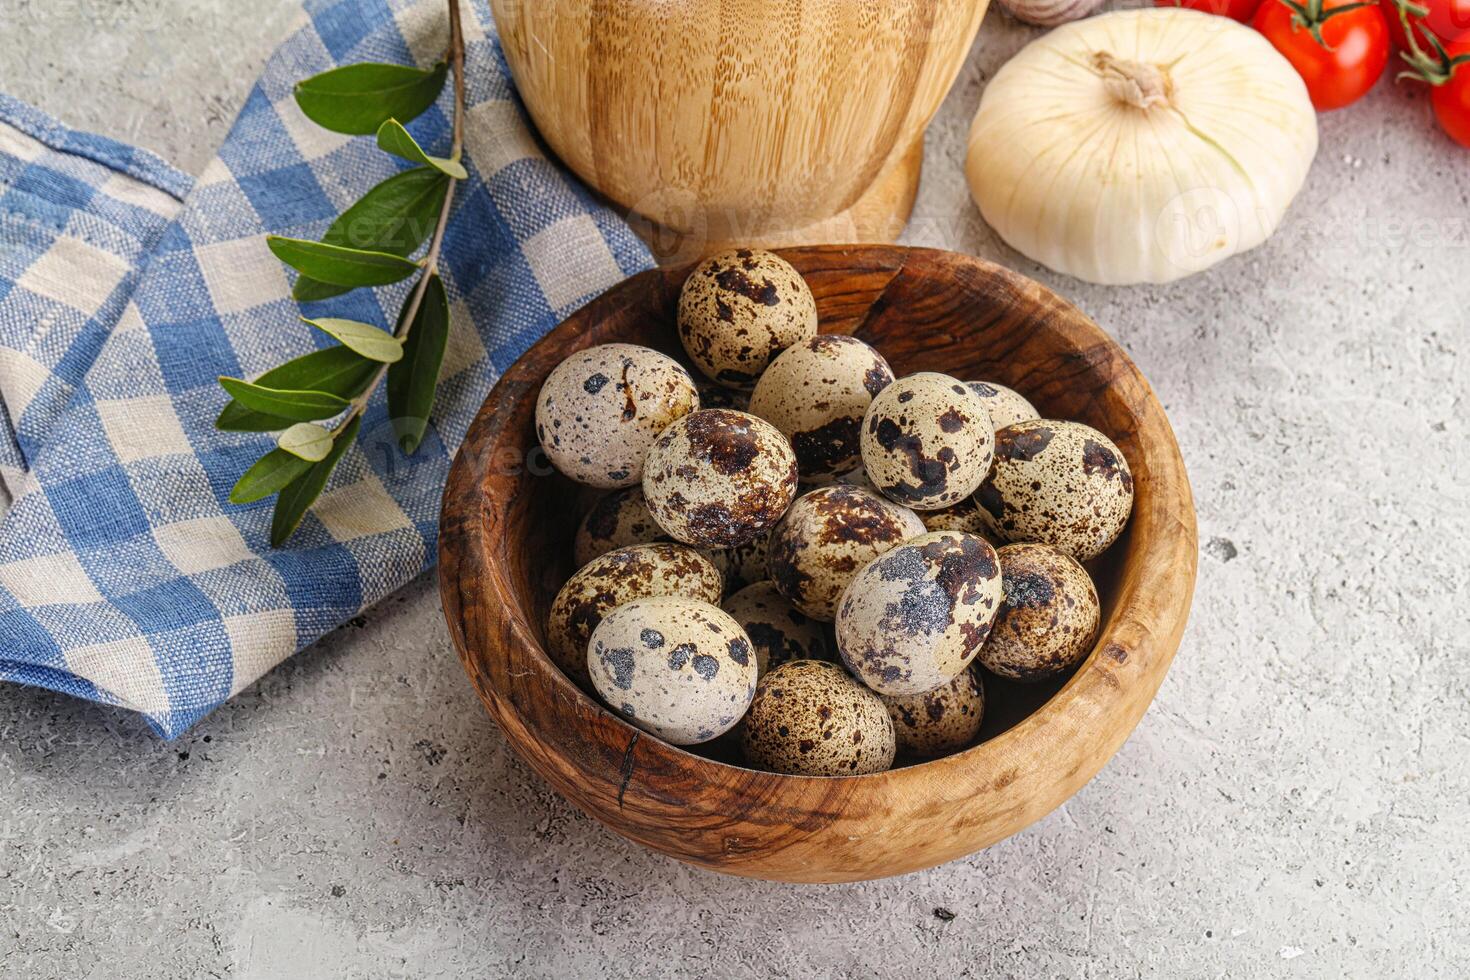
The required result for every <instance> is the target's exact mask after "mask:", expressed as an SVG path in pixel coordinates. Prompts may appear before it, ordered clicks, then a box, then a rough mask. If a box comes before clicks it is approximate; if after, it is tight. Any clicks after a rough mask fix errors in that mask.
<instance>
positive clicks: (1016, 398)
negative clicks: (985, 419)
mask: <svg viewBox="0 0 1470 980" xmlns="http://www.w3.org/2000/svg"><path fill="white" fill-rule="evenodd" d="M965 384H966V386H968V387H969V389H970V390H971V391H973V392H974V393H975V394H977V395H979V396H980V400H981V401H982V402H984V403H985V410H986V411H987V412H989V413H990V421H991V424H993V425H994V426H995V428H997V429H1004V428H1005V427H1006V426H1008V425H1015V424H1016V423H1017V422H1027V421H1030V420H1031V419H1039V418H1041V413H1040V412H1038V411H1037V410H1036V407H1035V406H1034V405H1032V404H1031V403H1030V402H1029V401H1027V400H1026V397H1025V396H1024V395H1022V394H1021V393H1020V392H1018V391H1016V390H1015V389H1013V388H1007V387H1006V386H1005V385H1003V384H996V383H995V382H994V381H966V382H965Z"/></svg>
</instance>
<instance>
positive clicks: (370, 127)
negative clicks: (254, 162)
mask: <svg viewBox="0 0 1470 980" xmlns="http://www.w3.org/2000/svg"><path fill="white" fill-rule="evenodd" d="M450 73H452V74H453V78H454V130H453V137H452V142H451V145H450V148H449V155H448V156H447V157H439V156H433V155H431V154H429V153H428V152H426V151H425V150H424V149H423V147H421V146H420V145H419V144H418V142H417V141H416V140H415V139H414V138H413V136H411V135H410V134H409V132H408V130H407V129H405V128H404V127H403V123H405V122H409V121H411V120H413V119H414V118H416V117H417V116H419V115H420V114H421V113H423V112H424V111H425V110H426V109H428V108H429V107H430V106H431V105H433V104H434V102H435V100H436V99H437V98H438V97H439V93H440V92H441V91H442V90H443V88H444V82H445V80H446V77H447V76H448V75H449V74H450ZM294 94H295V97H296V104H297V105H299V106H300V107H301V111H302V112H303V113H305V115H306V116H307V118H309V119H311V120H312V122H315V123H316V124H317V125H319V126H322V127H324V128H326V129H330V130H332V131H333V132H337V133H344V134H348V135H353V136H365V135H375V136H376V139H377V143H378V147H379V148H380V149H382V150H384V151H386V152H388V153H391V154H393V155H394V156H397V157H401V158H403V159H405V160H408V161H410V162H411V163H413V164H414V166H413V167H410V168H408V169H406V170H402V171H400V172H398V173H396V174H394V175H393V176H391V177H389V178H388V179H387V180H384V181H382V182H381V183H379V184H378V185H376V186H375V187H373V188H372V189H371V190H369V191H368V192H367V193H366V194H364V195H363V196H362V198H361V199H360V200H358V201H357V203H355V204H353V205H352V206H351V207H349V208H348V209H347V210H346V211H344V212H343V213H342V214H341V215H340V216H338V218H337V220H336V221H334V222H332V225H331V227H329V228H328V229H327V231H326V233H325V234H324V235H323V236H322V238H321V241H308V240H305V239H299V238H283V237H281V236H279V235H268V236H267V237H266V244H267V245H268V246H269V247H270V250H271V252H273V253H274V254H275V256H276V258H278V259H280V260H281V261H282V262H284V263H285V264H286V265H288V266H290V267H291V268H293V269H295V270H296V271H297V272H298V273H300V275H299V277H298V278H297V280H296V284H295V286H294V287H292V290H291V296H292V298H293V299H295V300H297V301H298V302H307V301H315V300H324V299H330V298H332V297H334V296H340V295H341V294H343V293H347V292H350V291H351V290H353V289H357V288H359V287H362V286H386V285H389V284H391V283H396V282H401V281H402V280H404V279H407V278H408V277H410V276H412V275H415V274H418V280H417V281H416V282H415V284H414V286H413V288H412V289H411V290H410V291H409V293H408V295H407V297H406V298H405V299H404V302H403V307H402V309H401V311H400V312H399V314H398V320H397V322H396V324H395V325H394V328H393V331H392V332H391V333H390V332H389V331H387V330H384V329H383V328H381V327H378V326H375V325H373V324H370V323H361V322H359V321H356V320H345V319H339V318H336V317H318V318H316V319H308V318H306V317H302V318H301V319H302V321H303V322H304V323H306V324H308V325H310V326H311V327H314V328H316V329H317V330H320V331H322V332H323V333H325V334H327V335H328V336H330V337H332V338H333V339H334V340H336V341H337V344H335V345H333V346H331V347H325V348H322V349H320V350H316V351H313V352H312V353H310V354H306V355H304V356H302V357H298V358H295V359H294V360H290V361H287V362H286V363H284V364H281V365H278V366H277V367H274V368H271V369H270V370H269V371H266V372H265V373H264V374H262V375H261V376H260V377H258V378H256V379H255V380H254V381H244V380H242V379H240V378H229V377H222V378H220V379H219V383H220V385H221V386H222V387H223V388H224V389H225V392H226V393H227V394H229V396H230V401H229V403H228V404H226V405H225V407H224V410H223V411H221V412H220V414H219V417H218V418H217V419H215V423H214V424H215V427H216V428H219V429H223V430H225V431H229V432H279V435H278V436H277V438H276V448H274V449H272V450H271V451H270V452H267V453H266V454H265V455H264V456H262V457H260V459H258V460H256V461H255V463H254V464H253V465H251V467H250V468H249V469H247V470H246V471H245V473H244V475H242V476H241V477H240V479H239V481H238V482H237V483H236V484H235V486H234V488H233V489H232V490H231V491H230V502H231V503H235V504H248V503H251V502H253V501H256V500H261V499H263V498H265V497H268V496H270V495H271V494H278V496H277V497H276V507H275V512H274V513H273V515H272V517H271V535H270V541H271V546H272V547H276V546H279V545H280V544H282V543H283V542H284V541H285V540H286V539H287V538H289V537H290V536H291V533H292V532H293V531H295V530H296V528H297V526H298V525H299V524H300V523H301V519H302V518H303V517H304V516H305V514H306V511H307V508H309V507H310V506H311V504H312V502H313V501H315V500H316V498H317V497H318V496H319V495H320V494H321V492H322V488H323V487H325V486H326V483H327V478H328V477H330V476H331V475H332V470H333V469H334V468H335V467H336V465H337V463H338V461H339V460H340V459H341V458H342V456H343V454H345V453H346V452H347V449H348V447H350V446H351V445H352V441H353V439H354V438H356V436H357V432H358V429H359V427H360V426H361V423H362V413H363V410H364V409H365V408H366V406H367V403H368V400H369V399H370V398H371V397H372V395H373V392H374V391H376V390H377V387H378V384H379V383H380V382H381V381H382V380H383V378H384V376H385V375H386V377H387V382H388V410H389V416H390V417H391V418H392V422H393V433H394V436H395V438H396V439H397V441H398V445H399V448H400V449H402V450H403V452H405V453H408V454H412V453H413V452H414V451H415V450H416V449H418V446H419V443H420V442H421V441H422V440H423V437H424V433H425V432H426V431H427V429H428V424H429V412H430V410H431V409H432V408H433V405H434V389H435V386H436V385H437V384H438V380H439V368H440V365H441V364H442V363H443V360H444V348H445V345H446V343H447V341H448V338H449V301H448V298H447V297H446V295H445V293H444V283H443V281H442V280H441V279H440V278H439V274H438V272H437V271H436V270H437V267H438V263H439V251H440V248H441V247H442V245H443V242H444V230H445V228H446V226H447V225H448V223H449V211H450V207H451V205H452V203H453V200H454V185H455V182H456V181H460V180H464V179H466V178H467V177H468V174H467V173H466V171H465V168H464V165H463V164H462V163H460V157H461V155H462V153H463V149H464V104H465V92H464V35H463V31H462V28H461V24H460V11H459V3H458V0H449V48H448V51H447V52H446V53H445V56H444V59H443V60H441V61H439V62H438V63H437V64H435V65H434V66H433V67H432V68H428V69H421V68H412V67H408V66H405V65H392V64H378V63H364V64H353V65H344V66H342V67H340V68H334V69H332V70H330V71H326V72H323V73H321V74H320V75H314V76H312V77H311V78H308V79H305V80H304V81H301V82H298V83H297V85H296V88H295V93H294ZM425 239H427V240H428V242H429V245H428V248H427V249H426V250H425V252H424V254H423V257H422V258H419V259H414V258H412V256H413V254H414V253H415V252H416V251H418V249H419V247H420V246H421V245H423V243H424V241H425Z"/></svg>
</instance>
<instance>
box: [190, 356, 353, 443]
mask: <svg viewBox="0 0 1470 980" xmlns="http://www.w3.org/2000/svg"><path fill="white" fill-rule="evenodd" d="M377 374H378V362H376V361H370V360H368V359H367V358H365V357H363V356H362V355H361V354H358V353H357V352H356V351H353V350H350V349H349V348H347V347H326V348H323V349H322V350H314V351H312V352H311V353H310V354H303V355H302V356H301V357H297V358H293V359H291V360H289V361H287V362H286V363H285V364H280V365H277V366H276V367H273V368H271V369H270V370H269V371H267V372H265V373H264V374H262V375H261V376H260V377H258V378H256V379H255V383H256V384H257V385H260V386H261V387H263V388H275V389H278V390H280V389H285V390H287V391H325V392H327V393H328V394H331V395H336V396H337V397H339V398H344V399H346V398H356V397H357V396H358V395H360V394H362V393H363V391H364V390H365V389H366V388H367V386H368V385H369V384H370V383H371V382H372V380H373V378H375V377H377ZM291 424H292V420H291V419H288V418H282V417H281V416H279V415H270V414H267V413H265V412H256V411H253V410H251V409H248V408H246V407H245V406H244V405H242V404H240V403H239V402H237V401H235V400H234V399H233V398H232V399H230V401H229V403H228V404H227V405H225V407H224V409H223V410H222V411H221V412H220V413H219V418H217V419H215V420H214V427H215V428H217V429H222V430H224V431H226V432H276V431H278V430H280V429H285V428H288V427H290V425H291Z"/></svg>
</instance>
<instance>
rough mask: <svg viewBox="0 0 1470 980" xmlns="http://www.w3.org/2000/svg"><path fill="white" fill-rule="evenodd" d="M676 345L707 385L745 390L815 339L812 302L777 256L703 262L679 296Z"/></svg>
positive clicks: (742, 255)
mask: <svg viewBox="0 0 1470 980" xmlns="http://www.w3.org/2000/svg"><path fill="white" fill-rule="evenodd" d="M678 320H679V339H680V340H682V341H683V342H684V349H685V350H686V351H688V352H689V357H690V359H691V360H692V361H694V364H695V366H696V367H698V368H699V369H700V370H701V371H703V372H704V373H705V374H706V375H708V376H709V377H710V378H711V379H712V380H714V381H718V382H719V383H720V384H722V385H728V386H729V387H731V388H741V389H744V390H746V391H749V390H750V389H751V388H753V387H755V382H756V379H757V378H759V377H760V375H761V372H762V371H764V370H765V369H766V365H767V364H769V363H771V360H772V359H773V358H774V357H775V356H776V355H777V354H779V353H781V351H783V350H785V349H786V348H787V347H790V346H791V345H792V344H795V343H798V342H799V341H802V340H805V339H807V338H808V337H814V336H816V333H817V304H816V300H814V299H813V298H812V291H811V290H810V289H809V288H807V284H806V281H805V280H804V279H802V278H801V274H800V273H798V272H797V271H796V270H795V269H794V268H792V267H791V263H789V262H787V261H786V260H785V259H783V258H781V257H780V256H778V255H773V254H772V253H770V252H764V251H761V250H760V249H752V248H741V249H735V250H732V251H729V252H722V253H720V254H719V255H714V256H711V257H710V258H708V259H705V260H704V261H703V262H701V263H700V264H699V265H698V266H696V267H695V269H694V271H693V272H691V273H690V274H689V278H688V279H686V280H685V281H684V288H683V290H681V291H680V293H679V316H678Z"/></svg>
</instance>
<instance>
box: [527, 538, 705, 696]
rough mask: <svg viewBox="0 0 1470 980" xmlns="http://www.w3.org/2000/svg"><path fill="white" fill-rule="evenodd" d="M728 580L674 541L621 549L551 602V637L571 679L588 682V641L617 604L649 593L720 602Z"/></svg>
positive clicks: (551, 647) (551, 650)
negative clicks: (723, 579) (723, 580)
mask: <svg viewBox="0 0 1470 980" xmlns="http://www.w3.org/2000/svg"><path fill="white" fill-rule="evenodd" d="M723 591H724V583H723V582H722V581H721V578H720V573H719V572H718V571H717V570H716V569H715V567H714V566H713V565H711V564H710V562H709V559H707V558H705V557H704V556H703V555H701V554H700V553H699V552H697V551H695V550H694V549H692V548H686V547H684V546H683V545H680V544H674V543H672V542H667V543H656V544H640V545H633V546H632V547H628V548H619V549H618V550H616V551H610V552H608V553H607V554H605V555H602V556H600V557H598V558H595V559H593V560H592V562H591V563H589V564H587V565H584V566H583V567H582V568H580V569H578V570H577V572H576V574H574V575H573V576H572V577H571V578H570V579H568V580H567V584H566V585H564V586H562V588H561V591H560V592H558V593H557V594H556V598H555V599H554V600H552V603H551V612H550V614H549V615H548V616H547V622H546V640H547V646H548V648H549V649H548V652H549V653H550V654H551V659H552V660H553V661H555V662H556V665H557V666H558V667H560V668H561V669H562V672H563V673H565V674H566V675H567V676H568V677H570V678H572V679H573V680H575V681H580V682H582V683H584V684H585V683H586V682H587V679H588V678H587V641H588V640H589V639H590V638H591V637H592V631H593V630H595V629H596V628H597V624H598V623H600V622H602V618H603V617H604V616H606V615H607V614H608V613H610V612H612V611H613V610H614V609H616V608H617V607H618V606H621V605H622V604H623V603H625V602H630V601H632V600H634V599H643V598H647V597H648V596H659V595H681V596H687V597H689V598H691V599H700V600H703V601H705V602H710V603H718V602H719V601H720V596H721V593H723Z"/></svg>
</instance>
